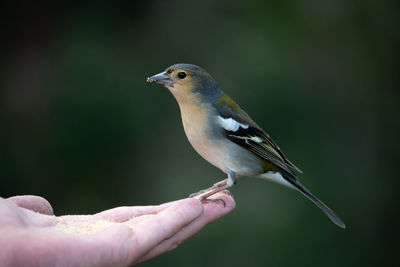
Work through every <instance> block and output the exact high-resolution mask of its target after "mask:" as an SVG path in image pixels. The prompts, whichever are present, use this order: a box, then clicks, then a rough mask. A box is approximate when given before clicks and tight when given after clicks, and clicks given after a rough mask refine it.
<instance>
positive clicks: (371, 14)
mask: <svg viewBox="0 0 400 267" xmlns="http://www.w3.org/2000/svg"><path fill="white" fill-rule="evenodd" d="M0 12H1V13H0V14H1V25H2V39H3V41H2V42H1V44H0V51H1V61H0V62H1V87H0V90H1V95H0V96H1V98H0V101H1V105H0V125H1V130H0V195H1V196H2V197H9V196H12V195H17V194H35V195H40V196H43V197H45V198H47V199H48V200H49V201H50V202H51V203H52V205H53V208H54V211H55V213H56V214H57V215H62V214H87V213H95V212H99V211H101V210H104V209H108V208H112V207H115V206H122V205H147V204H159V203H163V202H167V201H171V200H175V199H179V198H183V197H186V196H187V195H188V194H190V193H192V192H195V191H198V190H200V189H203V188H205V187H207V186H209V185H211V184H212V183H214V182H217V181H219V180H220V179H222V178H224V174H223V173H221V172H220V171H219V170H218V169H216V168H214V167H213V166H211V165H210V164H208V163H207V162H206V161H204V160H203V159H202V158H201V157H200V156H198V155H197V154H196V153H195V152H194V150H193V149H192V148H191V146H190V145H189V143H188V141H187V140H186V137H185V135H184V132H183V129H182V125H181V121H180V114H179V109H178V106H177V104H176V103H175V100H174V99H173V97H172V96H171V95H170V93H169V92H168V90H167V89H166V88H164V87H162V86H159V85H158V86H157V85H152V84H147V83H146V82H145V81H146V77H148V76H150V75H152V74H155V73H159V72H161V71H162V70H164V69H165V68H166V67H168V66H169V65H172V64H174V63H179V62H186V63H193V64H197V65H200V66H202V67H204V68H205V69H206V70H207V71H208V72H209V73H211V74H212V75H213V76H214V78H215V79H216V80H217V81H218V82H219V84H220V86H221V87H222V89H223V90H225V91H226V92H227V93H228V94H229V95H230V96H232V98H234V99H236V101H237V102H238V103H239V104H240V105H241V106H242V107H243V108H244V109H245V110H246V111H247V112H248V113H249V114H250V115H251V116H252V117H253V119H254V120H255V121H257V122H258V124H260V125H261V126H262V127H263V128H264V129H265V130H266V131H267V132H269V133H270V135H271V136H272V137H273V138H274V139H275V141H276V142H277V143H278V144H279V145H280V146H281V148H282V150H283V151H284V152H285V153H286V155H287V156H288V158H289V159H290V160H291V161H293V162H294V163H295V164H296V165H297V166H299V167H300V168H301V169H302V170H303V171H304V175H302V177H301V180H302V182H303V183H304V184H305V185H306V186H307V187H308V188H309V189H310V190H311V191H313V192H314V193H315V194H316V195H317V196H319V197H320V198H321V199H322V200H323V201H325V202H326V203H327V204H328V205H329V206H331V207H332V208H333V209H334V210H335V211H336V212H337V213H338V214H339V215H340V216H341V217H342V219H343V220H344V221H345V223H346V224H347V227H348V228H347V229H346V230H341V229H339V228H338V227H336V226H335V225H333V224H332V223H331V222H330V221H329V220H328V219H327V218H326V217H325V216H324V215H323V214H322V213H321V212H320V211H319V210H318V209H317V208H316V207H315V206H314V205H313V204H312V203H311V202H310V201H308V200H307V199H305V198H304V197H303V196H301V195H300V194H298V193H296V192H294V191H291V190H288V189H286V188H283V187H281V186H279V185H276V184H272V183H267V182H265V181H262V180H257V179H252V178H247V179H242V180H240V181H239V183H238V185H237V186H236V187H234V188H233V189H232V190H231V191H232V192H233V194H234V196H235V199H236V201H237V208H236V209H235V210H234V211H233V212H232V213H231V214H229V215H228V216H226V217H224V218H222V219H221V220H219V221H218V222H216V223H213V224H211V225H209V226H207V227H206V228H205V229H203V230H202V231H201V232H200V233H198V234H197V235H196V236H194V237H192V238H191V239H189V240H187V241H186V242H184V243H183V244H182V245H181V246H180V247H179V248H178V249H176V250H174V251H172V252H169V253H167V254H165V255H162V256H160V257H158V258H156V259H154V260H152V261H150V262H147V263H144V264H142V265H143V266H378V265H380V266H388V265H390V264H391V263H393V264H394V262H392V261H393V260H394V259H395V257H396V256H397V255H396V254H397V253H398V243H397V239H398V238H397V237H398V236H397V237H396V235H397V234H398V233H397V227H398V221H397V216H396V215H397V213H398V207H397V206H395V203H396V202H395V201H397V199H398V198H397V197H396V196H395V192H396V191H395V190H396V189H397V188H398V185H399V179H398V178H399V177H398V170H397V169H398V167H397V166H396V165H397V164H398V162H397V159H398V147H399V146H398V135H399V118H398V116H399V110H398V102H399V94H398V93H397V90H398V89H399V86H398V85H399V69H400V68H399V67H400V66H399V65H400V64H399V54H400V53H399V51H400V50H399V47H400V46H399V40H400V34H399V8H398V2H397V1H369V0H366V1H361V0H359V1H345V0H339V1H317V0H314V1H211V0H208V1H175V0H170V1H161V0H160V1H140V2H139V1H128V0H126V1H109V2H104V1H93V2H91V3H90V2H86V3H82V2H78V1H76V2H74V1H72V2H68V3H65V4H62V3H51V4H43V3H42V4H40V3H39V2H37V1H13V2H11V1H9V3H6V2H4V3H3V4H2V8H1V11H0Z"/></svg>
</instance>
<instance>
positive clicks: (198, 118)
mask: <svg viewBox="0 0 400 267" xmlns="http://www.w3.org/2000/svg"><path fill="white" fill-rule="evenodd" d="M180 108H181V116H182V123H183V128H184V130H185V133H186V136H187V138H188V140H189V142H190V144H191V145H192V146H193V148H194V149H195V150H196V152H197V153H199V154H200V156H202V157H203V158H204V159H205V160H207V161H208V162H210V163H211V164H213V165H214V166H216V167H217V168H219V169H221V170H222V171H223V172H226V163H225V162H224V155H223V151H222V150H221V147H220V146H219V144H218V142H215V140H213V138H212V137H210V134H211V132H212V131H213V129H210V128H209V127H210V124H209V123H208V119H209V118H208V114H207V109H205V108H204V107H201V106H198V105H185V104H183V105H180Z"/></svg>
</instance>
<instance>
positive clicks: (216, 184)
mask: <svg viewBox="0 0 400 267" xmlns="http://www.w3.org/2000/svg"><path fill="white" fill-rule="evenodd" d="M227 181H228V179H224V180H222V181H220V182H218V183H215V184H214V185H213V186H211V187H209V188H207V189H203V190H201V191H199V192H196V193H192V194H190V195H189V197H195V196H198V195H201V194H203V193H205V192H208V191H211V190H214V189H216V188H220V187H222V186H224V185H226V182H227Z"/></svg>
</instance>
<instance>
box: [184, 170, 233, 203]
mask: <svg viewBox="0 0 400 267" xmlns="http://www.w3.org/2000/svg"><path fill="white" fill-rule="evenodd" d="M236 183H237V175H236V173H235V172H234V171H232V170H228V178H227V179H225V180H222V181H220V182H218V183H216V184H214V185H213V186H212V187H210V188H208V189H205V190H202V191H200V192H197V193H194V194H191V195H190V197H194V196H199V200H200V201H202V202H205V201H211V202H218V201H222V202H223V203H224V206H226V205H225V201H224V200H223V199H220V198H217V199H209V198H208V197H210V196H212V195H214V194H215V193H218V192H220V191H222V190H225V189H228V188H230V187H232V186H233V185H235V184H236Z"/></svg>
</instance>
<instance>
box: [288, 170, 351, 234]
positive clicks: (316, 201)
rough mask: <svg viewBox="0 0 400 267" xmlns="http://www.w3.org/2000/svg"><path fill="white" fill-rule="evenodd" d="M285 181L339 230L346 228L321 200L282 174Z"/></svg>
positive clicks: (291, 178)
mask: <svg viewBox="0 0 400 267" xmlns="http://www.w3.org/2000/svg"><path fill="white" fill-rule="evenodd" d="M283 176H284V178H285V180H286V181H288V182H289V183H290V184H291V185H293V186H294V187H295V188H296V189H297V191H299V192H300V193H302V194H303V195H305V196H306V197H307V198H308V199H309V200H311V201H312V202H313V203H314V204H315V205H317V206H318V207H319V208H320V209H321V210H322V211H323V212H324V213H325V214H326V216H328V218H329V219H331V221H332V222H333V223H335V224H336V225H337V226H339V227H341V228H343V229H344V228H346V225H345V224H344V222H343V221H342V220H341V219H340V218H339V216H337V215H336V214H335V213H334V212H333V211H332V210H331V209H330V208H328V206H326V205H325V204H324V203H323V202H322V201H321V200H319V199H318V198H317V197H316V196H314V195H313V193H311V192H310V191H309V190H308V189H307V188H306V187H305V186H304V185H302V184H301V183H300V182H299V181H298V180H296V179H295V178H293V177H291V176H289V175H285V174H283Z"/></svg>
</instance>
